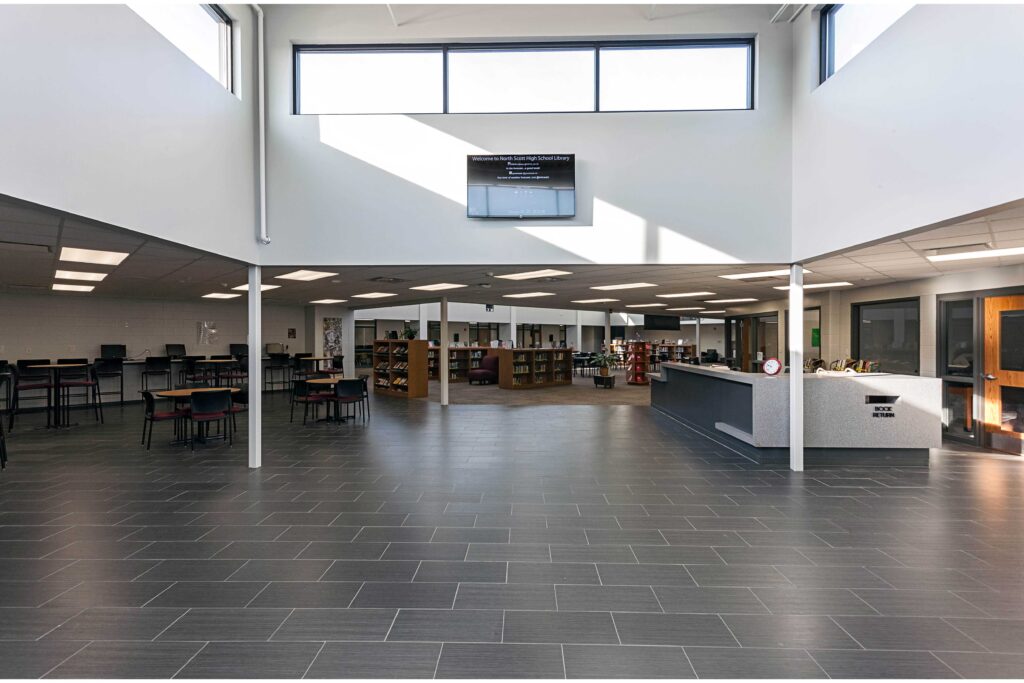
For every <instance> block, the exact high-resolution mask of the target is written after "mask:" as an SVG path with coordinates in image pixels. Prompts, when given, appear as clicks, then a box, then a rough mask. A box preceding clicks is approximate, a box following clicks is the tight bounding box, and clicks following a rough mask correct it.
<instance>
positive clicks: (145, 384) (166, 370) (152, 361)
mask: <svg viewBox="0 0 1024 683" xmlns="http://www.w3.org/2000/svg"><path fill="white" fill-rule="evenodd" d="M150 377H163V378H164V383H165V388H166V389H170V388H171V359H170V358H168V357H167V356H147V357H146V365H145V367H143V369H142V388H143V390H145V391H149V378H150Z"/></svg>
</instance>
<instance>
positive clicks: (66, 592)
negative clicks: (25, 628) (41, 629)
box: [34, 581, 85, 609]
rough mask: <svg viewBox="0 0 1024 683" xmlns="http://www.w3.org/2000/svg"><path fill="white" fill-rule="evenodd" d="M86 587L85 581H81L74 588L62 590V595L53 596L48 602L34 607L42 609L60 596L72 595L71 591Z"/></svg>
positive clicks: (45, 601)
mask: <svg viewBox="0 0 1024 683" xmlns="http://www.w3.org/2000/svg"><path fill="white" fill-rule="evenodd" d="M84 585H85V581H79V582H78V583H76V584H74V585H73V586H71V587H69V588H68V589H67V590H62V591H61V592H60V593H58V594H57V595H55V596H53V597H52V598H49V599H47V600H44V601H43V602H41V603H38V604H37V605H34V607H35V608H36V609H38V608H40V607H45V606H46V605H47V604H48V603H51V602H53V601H54V600H56V599H57V598H59V597H60V596H62V595H66V594H68V593H70V592H71V591H73V590H75V589H76V588H78V587H79V586H84Z"/></svg>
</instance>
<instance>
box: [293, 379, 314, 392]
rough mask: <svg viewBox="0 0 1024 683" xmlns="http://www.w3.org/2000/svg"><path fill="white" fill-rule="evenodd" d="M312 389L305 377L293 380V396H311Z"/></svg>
mask: <svg viewBox="0 0 1024 683" xmlns="http://www.w3.org/2000/svg"><path fill="white" fill-rule="evenodd" d="M310 393H311V389H310V386H309V384H308V383H307V382H306V380H304V379H297V380H295V381H294V382H292V396H309V394H310Z"/></svg>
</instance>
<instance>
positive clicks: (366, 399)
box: [359, 375, 370, 417]
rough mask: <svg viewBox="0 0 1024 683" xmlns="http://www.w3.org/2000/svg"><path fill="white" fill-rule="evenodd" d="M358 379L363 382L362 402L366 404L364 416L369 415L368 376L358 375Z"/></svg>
mask: <svg viewBox="0 0 1024 683" xmlns="http://www.w3.org/2000/svg"><path fill="white" fill-rule="evenodd" d="M359 381H360V382H362V383H363V404H364V405H365V406H366V416H367V417H369V416H370V376H369V375H360V377H359Z"/></svg>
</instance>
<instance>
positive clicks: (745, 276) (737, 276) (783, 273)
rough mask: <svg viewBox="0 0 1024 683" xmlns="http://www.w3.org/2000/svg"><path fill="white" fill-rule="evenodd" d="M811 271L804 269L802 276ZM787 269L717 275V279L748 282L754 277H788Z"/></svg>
mask: <svg viewBox="0 0 1024 683" xmlns="http://www.w3.org/2000/svg"><path fill="white" fill-rule="evenodd" d="M810 272H813V271H810V270H807V269H806V268H804V274H807V273H810ZM788 276H789V268H781V269H779V270H763V271H761V272H759V273H734V274H732V275H719V276H718V277H720V278H722V279H723V280H749V279H751V278H755V277H788Z"/></svg>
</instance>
